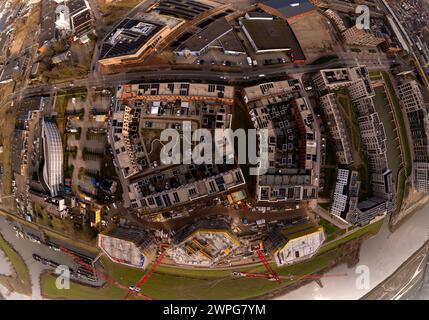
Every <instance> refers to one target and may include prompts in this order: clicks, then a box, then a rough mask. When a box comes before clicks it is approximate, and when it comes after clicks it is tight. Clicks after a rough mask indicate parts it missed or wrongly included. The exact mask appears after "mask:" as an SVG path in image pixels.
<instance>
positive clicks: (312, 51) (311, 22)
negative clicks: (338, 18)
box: [290, 11, 335, 62]
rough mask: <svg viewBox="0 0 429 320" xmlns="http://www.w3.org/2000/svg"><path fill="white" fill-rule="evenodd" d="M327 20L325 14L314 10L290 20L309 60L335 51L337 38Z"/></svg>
mask: <svg viewBox="0 0 429 320" xmlns="http://www.w3.org/2000/svg"><path fill="white" fill-rule="evenodd" d="M326 21H327V20H326V18H325V17H324V16H322V15H321V14H320V13H318V12H316V11H314V12H311V13H309V14H307V15H304V16H302V17H299V18H297V19H295V20H293V21H291V22H290V26H291V27H292V30H293V32H294V33H295V36H296V37H297V39H298V41H299V43H300V44H301V48H302V50H303V51H304V54H305V56H306V57H307V61H309V62H311V61H313V60H315V59H317V58H318V57H320V56H322V55H328V54H331V53H333V52H334V46H335V40H334V38H333V37H332V35H331V34H330V32H329V30H330V28H329V27H328V25H327V22H326ZM315 30H317V31H316V32H315Z"/></svg>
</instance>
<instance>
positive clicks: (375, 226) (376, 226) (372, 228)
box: [319, 219, 384, 254]
mask: <svg viewBox="0 0 429 320" xmlns="http://www.w3.org/2000/svg"><path fill="white" fill-rule="evenodd" d="M383 222H384V219H382V220H380V221H377V222H375V223H372V224H369V225H367V226H365V227H363V228H359V229H357V230H356V231H354V232H353V233H351V234H349V235H347V236H345V237H343V238H341V239H338V240H335V241H331V242H328V243H326V244H325V245H323V246H322V248H321V249H320V251H319V254H322V253H324V252H328V251H330V250H333V249H335V248H336V247H338V246H339V245H341V244H344V243H346V242H349V241H351V240H354V239H357V238H359V237H362V236H363V235H365V234H377V232H378V231H379V230H380V228H381V226H382V225H383Z"/></svg>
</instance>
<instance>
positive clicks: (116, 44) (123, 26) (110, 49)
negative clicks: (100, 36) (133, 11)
mask: <svg viewBox="0 0 429 320" xmlns="http://www.w3.org/2000/svg"><path fill="white" fill-rule="evenodd" d="M164 27H165V26H164V25H162V24H158V23H154V22H149V21H145V20H138V19H129V18H126V19H124V20H122V21H121V22H120V23H119V24H118V25H117V26H116V27H115V28H114V29H113V30H112V32H111V33H110V34H109V35H108V36H107V37H106V38H105V39H104V42H103V46H102V48H101V53H100V60H101V59H106V58H113V57H118V56H123V55H128V54H135V53H137V52H138V51H139V50H140V48H141V47H142V46H143V45H144V44H145V43H146V42H148V41H149V40H150V39H151V38H152V37H153V36H154V35H156V34H157V33H159V32H160V31H161V30H162V29H163V28H164Z"/></svg>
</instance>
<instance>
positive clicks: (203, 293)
mask: <svg viewBox="0 0 429 320" xmlns="http://www.w3.org/2000/svg"><path fill="white" fill-rule="evenodd" d="M381 224H382V221H381V222H377V223H375V224H372V225H369V226H366V227H364V228H360V229H357V230H356V231H355V232H354V233H352V234H350V235H348V236H346V237H344V238H342V239H339V240H337V241H331V242H329V243H327V244H326V245H324V246H322V248H321V250H320V251H319V253H318V254H317V255H316V256H315V257H313V258H312V259H310V260H308V261H305V262H302V263H297V264H294V265H291V266H286V267H282V268H278V267H277V266H275V265H274V264H272V267H273V268H274V269H275V270H276V271H277V272H278V274H279V275H283V276H288V275H295V276H300V275H308V274H316V273H320V272H322V270H326V268H329V267H331V266H332V265H333V264H334V262H335V261H336V260H337V259H338V258H339V257H340V256H341V255H342V254H343V253H342V252H341V249H340V248H341V247H339V246H340V245H342V244H344V243H346V242H348V241H351V240H354V239H357V238H359V237H361V236H363V235H365V234H367V233H375V232H376V231H378V229H379V228H380V227H381ZM331 231H333V229H330V232H331ZM101 261H102V263H103V265H104V267H105V268H106V270H108V274H109V276H110V277H111V278H113V279H116V280H117V281H118V282H120V283H121V284H123V285H124V286H126V287H127V286H130V285H133V284H134V283H136V282H137V281H138V279H140V278H141V277H142V275H143V274H144V273H143V272H142V270H140V269H136V268H130V267H126V266H122V265H119V264H115V263H112V262H111V261H110V260H108V259H107V258H104V257H103V258H102V260H101ZM237 270H241V271H248V272H256V273H265V272H266V270H265V267H264V266H263V265H257V266H251V267H241V268H238V269H237ZM292 283H294V282H293V281H292V280H287V279H285V280H283V281H282V283H281V284H279V283H277V282H272V281H267V280H265V279H250V278H247V279H246V278H235V277H232V276H231V270H206V269H198V268H197V269H193V268H189V269H181V268H176V267H170V266H164V265H163V266H160V267H159V268H158V269H157V271H156V272H155V273H154V274H153V275H152V277H151V279H150V280H149V281H148V282H147V283H146V284H145V285H144V290H143V291H142V292H143V293H144V294H146V295H149V296H150V297H153V298H155V299H250V298H255V297H258V296H262V295H265V294H268V293H270V292H272V291H273V290H276V289H280V288H285V287H287V286H289V285H291V284H292ZM41 287H42V294H43V295H44V296H46V297H48V298H54V299H55V298H57V299H61V298H63V299H122V298H123V297H124V295H125V292H124V291H123V290H122V289H119V288H117V287H115V286H114V285H106V286H105V287H103V288H90V287H86V286H83V285H80V284H76V283H72V284H71V288H70V290H58V289H57V288H56V287H55V278H54V277H53V276H51V275H44V276H43V277H42V278H41Z"/></svg>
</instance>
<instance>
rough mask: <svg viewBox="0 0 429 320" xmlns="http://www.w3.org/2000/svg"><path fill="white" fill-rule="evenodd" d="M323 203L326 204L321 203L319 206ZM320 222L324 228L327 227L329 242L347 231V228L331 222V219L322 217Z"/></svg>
mask: <svg viewBox="0 0 429 320" xmlns="http://www.w3.org/2000/svg"><path fill="white" fill-rule="evenodd" d="M322 204H324V203H320V204H319V206H320V205H322ZM326 204H327V203H326ZM319 224H320V225H321V226H323V228H324V229H325V233H326V241H327V242H329V241H332V240H334V239H336V238H338V237H339V236H341V235H343V234H344V233H345V232H346V230H344V229H340V228H338V227H337V226H335V225H333V224H332V223H330V222H329V221H327V220H325V219H322V218H321V219H320V221H319Z"/></svg>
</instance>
